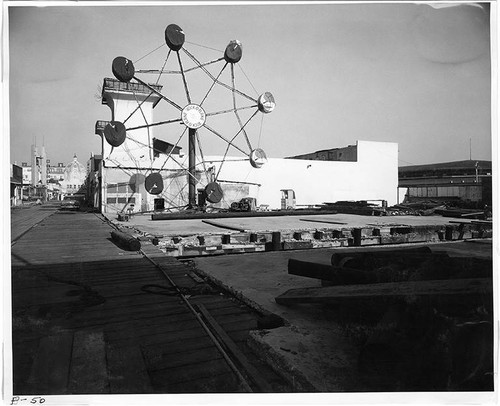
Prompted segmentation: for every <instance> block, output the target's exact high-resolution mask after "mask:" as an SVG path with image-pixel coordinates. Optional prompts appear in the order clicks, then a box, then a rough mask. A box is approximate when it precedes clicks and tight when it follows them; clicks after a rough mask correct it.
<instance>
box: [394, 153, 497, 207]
mask: <svg viewBox="0 0 500 406" xmlns="http://www.w3.org/2000/svg"><path fill="white" fill-rule="evenodd" d="M398 173H399V175H398V177H399V188H400V190H402V194H404V196H405V199H406V200H409V201H412V200H423V199H427V200H457V201H461V202H462V203H464V204H466V205H471V206H476V207H482V206H484V205H491V204H492V165H491V161H483V160H468V161H455V162H444V163H437V164H428V165H412V166H402V167H400V168H399V170H398Z"/></svg>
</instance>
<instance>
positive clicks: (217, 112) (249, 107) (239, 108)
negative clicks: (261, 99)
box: [206, 104, 258, 117]
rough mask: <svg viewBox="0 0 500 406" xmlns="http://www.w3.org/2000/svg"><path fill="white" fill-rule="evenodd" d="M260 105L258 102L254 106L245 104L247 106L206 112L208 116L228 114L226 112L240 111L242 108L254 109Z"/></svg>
mask: <svg viewBox="0 0 500 406" xmlns="http://www.w3.org/2000/svg"><path fill="white" fill-rule="evenodd" d="M256 107H258V105H257V104H255V105H253V106H245V107H238V108H236V109H234V108H233V109H227V110H221V111H216V112H214V113H206V116H207V117H209V116H216V115H218V114H226V113H232V112H234V111H240V110H248V109H254V108H256Z"/></svg>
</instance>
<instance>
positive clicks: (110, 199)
mask: <svg viewBox="0 0 500 406" xmlns="http://www.w3.org/2000/svg"><path fill="white" fill-rule="evenodd" d="M106 203H107V204H125V203H133V204H135V197H108V198H106Z"/></svg>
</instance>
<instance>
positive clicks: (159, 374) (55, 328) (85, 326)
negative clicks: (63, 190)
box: [11, 211, 284, 395]
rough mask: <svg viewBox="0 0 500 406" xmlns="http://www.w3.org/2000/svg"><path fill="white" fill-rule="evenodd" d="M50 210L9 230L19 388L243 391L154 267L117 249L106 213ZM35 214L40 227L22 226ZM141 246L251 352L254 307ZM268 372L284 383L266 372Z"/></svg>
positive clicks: (21, 391) (23, 390)
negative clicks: (13, 240) (222, 292)
mask: <svg viewBox="0 0 500 406" xmlns="http://www.w3.org/2000/svg"><path fill="white" fill-rule="evenodd" d="M30 214H31V213H30ZM49 214H50V215H48V216H45V217H43V218H42V219H41V220H40V217H39V216H31V220H29V219H25V220H24V221H21V220H19V221H18V222H17V226H15V227H16V231H15V233H14V232H13V235H18V236H19V237H18V239H17V240H16V242H15V244H13V245H12V247H11V253H12V304H13V312H12V313H13V314H12V317H13V376H14V382H13V385H14V394H23V395H29V394H37V395H40V394H42V395H49V394H80V393H81V394H84V393H95V394H100V393H115V394H116V393H194V392H239V391H241V390H242V389H241V387H240V385H239V382H238V380H237V379H236V378H235V376H234V374H233V373H232V372H231V369H230V368H229V366H228V365H227V363H226V361H225V360H224V359H223V357H222V356H221V354H220V353H219V352H218V351H217V350H216V347H215V345H214V344H213V343H212V342H211V341H210V339H209V338H208V335H207V333H206V332H205V331H204V330H203V329H202V327H201V325H200V324H199V322H198V321H197V319H196V317H195V315H194V314H192V313H191V312H190V311H189V309H188V307H187V306H186V304H185V303H184V302H183V301H182V300H181V298H180V296H178V295H172V294H171V293H172V291H171V290H168V288H169V287H170V286H169V283H168V280H167V279H166V278H165V276H164V275H163V273H162V272H161V270H160V269H158V267H156V266H155V265H154V264H153V263H152V262H151V261H149V260H148V259H146V258H145V257H144V256H143V255H141V254H140V253H139V252H129V251H123V250H122V249H120V248H119V247H117V246H116V245H115V244H114V243H113V241H112V240H111V234H110V232H111V231H112V230H113V229H112V227H111V226H110V225H109V224H108V223H107V222H106V221H105V219H104V218H103V217H102V216H100V215H96V214H92V213H84V212H62V211H52V212H50V213H49ZM30 221H31V223H33V222H35V223H36V224H37V226H36V227H33V228H31V229H29V231H28V232H26V233H24V234H23V230H22V228H23V227H24V228H25V229H26V228H29V227H30ZM13 224H14V223H13ZM142 245H143V249H144V251H145V252H146V253H147V255H148V256H150V257H152V258H154V261H155V262H157V263H158V264H159V265H160V266H161V267H162V268H163V269H164V270H166V271H167V272H168V275H169V277H170V278H171V279H172V280H173V281H174V283H175V284H176V285H177V286H178V287H179V288H180V289H181V290H182V291H183V292H184V293H185V294H186V295H188V296H190V301H192V303H193V304H196V303H200V304H203V305H204V306H205V307H206V308H207V309H209V311H210V313H211V314H212V315H213V317H214V318H215V319H216V320H217V323H219V324H220V326H222V328H224V330H225V331H226V333H227V334H228V335H229V336H230V337H231V339H232V340H233V341H234V342H235V343H236V344H237V345H238V346H239V347H240V348H241V349H242V351H244V352H245V353H248V347H247V346H246V343H245V342H246V339H247V337H248V332H249V330H251V329H255V328H256V326H257V318H258V315H257V314H256V313H255V312H253V311H252V310H251V309H250V308H248V307H246V306H245V305H243V304H241V303H240V302H239V301H237V300H236V299H234V298H232V297H230V296H227V295H225V294H221V292H220V291H218V290H216V289H215V288H213V287H211V286H209V285H207V284H206V283H199V282H196V281H195V280H194V279H193V278H191V277H189V272H191V268H190V267H189V266H188V265H186V264H184V263H181V262H179V261H177V260H176V259H175V258H170V257H163V254H162V253H161V252H160V251H159V250H158V249H157V248H156V247H155V246H153V245H152V244H150V243H148V242H142ZM152 285H154V286H152ZM162 288H164V289H162ZM61 349H65V350H64V351H61ZM54 354H57V356H54ZM261 366H262V365H261ZM262 373H263V376H269V377H270V379H271V380H272V381H273V382H274V383H275V385H284V384H283V382H282V381H279V380H276V377H275V376H273V375H272V373H271V372H270V371H269V370H265V371H263V372H262ZM274 388H276V386H275V387H274ZM277 391H282V389H278V390H277Z"/></svg>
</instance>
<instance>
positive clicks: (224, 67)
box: [200, 62, 227, 106]
mask: <svg viewBox="0 0 500 406" xmlns="http://www.w3.org/2000/svg"><path fill="white" fill-rule="evenodd" d="M226 66H227V62H226V64H225V65H224V66H223V67H222V69H221V71H220V72H219V74H218V75H217V78H216V79H215V80H214V81H212V86H210V89H208V92H207V94H206V95H205V97H204V98H203V100H202V101H201V103H200V106H201V105H202V104H203V102H204V101H205V100H206V98H207V97H208V95H209V94H210V92H211V91H212V89H213V88H214V86H215V84H216V83H217V80H219V78H220V75H222V72H224V69H226Z"/></svg>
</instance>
